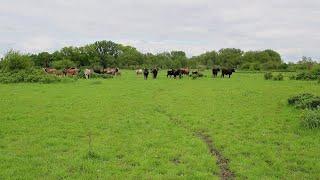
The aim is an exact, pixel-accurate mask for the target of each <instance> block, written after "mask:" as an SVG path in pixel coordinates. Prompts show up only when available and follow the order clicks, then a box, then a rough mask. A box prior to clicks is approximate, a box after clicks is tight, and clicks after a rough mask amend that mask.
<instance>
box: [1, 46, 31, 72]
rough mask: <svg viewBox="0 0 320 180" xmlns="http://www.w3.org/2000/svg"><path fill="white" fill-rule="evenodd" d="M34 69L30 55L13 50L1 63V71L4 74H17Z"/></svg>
mask: <svg viewBox="0 0 320 180" xmlns="http://www.w3.org/2000/svg"><path fill="white" fill-rule="evenodd" d="M32 67H33V62H32V61H31V58H30V57H29V56H28V55H24V54H21V53H19V52H18V51H13V50H11V51H9V52H8V53H7V54H6V56H5V57H4V58H3V60H2V61H1V71H4V72H17V71H20V70H26V69H31V68H32Z"/></svg>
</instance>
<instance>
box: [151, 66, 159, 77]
mask: <svg viewBox="0 0 320 180" xmlns="http://www.w3.org/2000/svg"><path fill="white" fill-rule="evenodd" d="M151 73H152V74H153V79H157V76H158V68H153V69H152V70H151Z"/></svg>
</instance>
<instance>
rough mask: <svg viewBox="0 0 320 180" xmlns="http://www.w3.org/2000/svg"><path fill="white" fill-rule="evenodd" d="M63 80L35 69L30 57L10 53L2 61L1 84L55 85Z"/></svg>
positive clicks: (0, 70) (14, 52)
mask: <svg viewBox="0 0 320 180" xmlns="http://www.w3.org/2000/svg"><path fill="white" fill-rule="evenodd" d="M60 81H62V78H60V77H57V76H54V75H49V74H46V73H45V72H44V71H43V70H40V69H35V68H34V67H33V63H32V61H31V59H30V57H29V56H28V55H24V54H21V53H19V52H16V51H9V52H8V53H7V54H6V56H5V57H4V58H3V60H2V61H1V69H0V83H6V84H7V83H23V82H24V83H53V82H60Z"/></svg>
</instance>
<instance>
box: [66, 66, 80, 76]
mask: <svg viewBox="0 0 320 180" xmlns="http://www.w3.org/2000/svg"><path fill="white" fill-rule="evenodd" d="M79 72H80V69H77V68H69V69H64V70H63V74H64V75H65V76H67V75H68V76H74V75H77V74H78V73H79Z"/></svg>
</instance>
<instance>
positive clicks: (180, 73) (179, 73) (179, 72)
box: [173, 69, 182, 79]
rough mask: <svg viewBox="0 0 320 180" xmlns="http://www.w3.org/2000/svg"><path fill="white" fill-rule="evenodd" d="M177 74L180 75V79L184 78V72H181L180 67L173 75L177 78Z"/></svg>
mask: <svg viewBox="0 0 320 180" xmlns="http://www.w3.org/2000/svg"><path fill="white" fill-rule="evenodd" d="M177 76H179V79H181V78H182V72H181V70H180V69H177V70H176V71H174V73H173V77H174V78H175V79H176V78H177Z"/></svg>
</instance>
